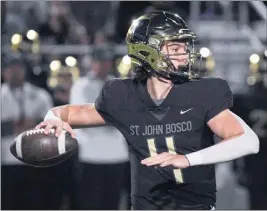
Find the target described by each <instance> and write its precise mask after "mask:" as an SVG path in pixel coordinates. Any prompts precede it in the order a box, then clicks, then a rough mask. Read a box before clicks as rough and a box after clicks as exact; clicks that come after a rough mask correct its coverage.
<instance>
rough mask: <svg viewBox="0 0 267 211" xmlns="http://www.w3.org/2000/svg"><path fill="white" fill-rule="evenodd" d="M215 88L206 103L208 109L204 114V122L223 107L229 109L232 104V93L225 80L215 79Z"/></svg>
mask: <svg viewBox="0 0 267 211" xmlns="http://www.w3.org/2000/svg"><path fill="white" fill-rule="evenodd" d="M216 85H217V86H216V88H215V89H214V90H209V91H211V94H210V97H209V96H208V97H209V100H207V103H208V111H207V115H206V122H208V121H209V120H210V119H212V118H213V117H214V116H216V115H217V114H219V113H220V112H222V111H223V110H225V109H230V108H231V107H232V106H233V94H232V91H231V89H230V87H229V85H228V83H227V82H226V81H225V80H221V79H220V80H217V81H216Z"/></svg>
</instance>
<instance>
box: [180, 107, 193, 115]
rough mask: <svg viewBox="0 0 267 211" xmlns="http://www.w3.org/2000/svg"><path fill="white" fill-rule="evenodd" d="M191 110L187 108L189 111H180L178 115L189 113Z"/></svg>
mask: <svg viewBox="0 0 267 211" xmlns="http://www.w3.org/2000/svg"><path fill="white" fill-rule="evenodd" d="M192 109H193V108H189V109H187V110H186V111H182V110H181V111H180V114H185V113H186V112H188V111H191V110H192Z"/></svg>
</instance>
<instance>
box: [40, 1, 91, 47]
mask: <svg viewBox="0 0 267 211" xmlns="http://www.w3.org/2000/svg"><path fill="white" fill-rule="evenodd" d="M49 3H50V13H49V17H48V21H47V22H46V23H44V24H42V25H41V26H40V28H39V30H38V31H39V33H40V35H41V40H42V41H41V42H42V43H45V44H85V45H87V44H88V43H89V38H88V35H87V32H86V30H85V28H84V27H83V26H82V25H81V24H80V23H79V22H78V21H77V20H76V19H75V18H74V16H73V15H72V13H71V10H70V6H69V2H63V1H51V2H49Z"/></svg>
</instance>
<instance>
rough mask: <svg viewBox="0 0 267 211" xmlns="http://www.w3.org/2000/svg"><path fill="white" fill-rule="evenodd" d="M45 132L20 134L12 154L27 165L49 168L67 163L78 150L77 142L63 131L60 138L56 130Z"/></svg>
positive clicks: (14, 143) (34, 130) (33, 131)
mask: <svg viewBox="0 0 267 211" xmlns="http://www.w3.org/2000/svg"><path fill="white" fill-rule="evenodd" d="M44 132H45V130H44V129H32V130H27V131H25V132H23V133H21V134H19V135H18V136H17V137H16V138H15V141H14V142H13V143H12V144H11V146H10V151H11V153H12V154H13V155H14V156H15V157H16V158H17V159H18V160H20V161H22V162H23V163H25V164H28V165H31V166H35V167H49V166H54V165H57V164H59V163H61V162H63V161H65V160H66V159H68V158H69V157H70V156H71V155H72V154H73V153H74V152H75V151H76V150H77V149H78V142H77V140H76V139H74V138H72V136H71V135H70V133H69V132H67V131H65V130H63V131H62V133H61V134H60V136H59V137H56V136H55V134H54V133H55V129H51V130H50V131H49V133H48V134H45V133H44Z"/></svg>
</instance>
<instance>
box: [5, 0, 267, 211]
mask: <svg viewBox="0 0 267 211" xmlns="http://www.w3.org/2000/svg"><path fill="white" fill-rule="evenodd" d="M158 9H161V10H168V11H173V12H177V13H179V14H180V15H181V16H182V17H183V18H184V19H185V20H188V19H189V13H190V3H189V2H184V1H173V2H171V1H167V2H165V1H164V2H161V1H157V2H153V1H140V2H138V3H137V2H131V1H129V2H128V1H125V2H123V1H122V2H111V1H109V2H107V1H103V2H101V1H99V2H94V1H92V2H91V1H88V2H83V1H70V2H66V1H55V0H53V1H10V2H7V1H1V41H2V42H1V49H2V52H1V61H2V62H1V75H2V77H1V83H2V88H1V99H2V112H1V140H2V141H1V143H2V144H1V147H2V153H1V157H2V159H1V161H2V177H1V181H2V182H1V184H2V194H1V195H2V196H1V197H2V200H1V202H2V203H1V204H2V209H13V210H15V209H36V210H37V209H40V210H42V209H50V210H56V209H76V210H77V209H86V210H90V209H101V210H110V209H114V210H116V209H130V200H129V198H130V170H129V162H128V150H127V147H126V143H125V140H124V138H123V137H122V135H121V134H120V132H119V131H117V130H116V129H115V128H113V127H105V128H95V129H92V128H90V129H81V130H78V131H77V139H78V141H79V145H80V149H79V151H78V152H77V153H76V154H75V156H73V157H72V158H71V159H69V160H67V161H65V162H64V163H62V164H60V165H58V166H54V167H51V168H33V167H30V166H26V165H24V164H23V163H21V162H20V161H18V160H16V159H15V158H14V157H13V156H12V155H11V153H10V151H9V147H10V145H11V143H12V142H13V140H14V137H15V136H16V135H18V134H19V133H20V132H22V131H25V130H27V129H30V128H32V127H34V126H35V125H36V124H37V123H38V122H40V121H41V120H42V119H43V117H44V116H45V114H46V112H47V111H48V110H49V109H50V108H52V107H54V106H60V105H64V104H68V103H71V104H80V103H93V102H94V100H95V98H96V96H97V95H98V93H99V91H100V90H101V88H102V86H103V84H104V82H105V81H106V80H109V79H111V78H114V77H128V76H130V75H131V72H130V62H129V58H128V57H127V56H125V54H126V52H127V51H126V49H125V46H124V47H122V49H121V48H119V47H120V46H121V45H122V46H123V45H124V44H125V42H124V38H125V34H126V32H127V29H128V27H129V25H130V23H131V22H132V21H133V20H134V18H135V17H138V16H139V15H140V14H142V13H144V12H150V11H153V10H158ZM201 14H202V19H204V20H205V19H216V18H218V17H219V16H220V14H221V11H220V10H219V9H218V7H217V6H216V4H212V3H211V4H207V5H206V6H205V7H202V8H201ZM252 18H254V19H257V18H258V17H256V16H252ZM200 43H201V40H200ZM266 43H267V42H266ZM81 46H82V47H81ZM89 46H91V48H89ZM92 46H93V47H92ZM115 46H116V47H115ZM263 57H264V55H263ZM264 58H265V63H264V64H263V65H262V66H261V67H260V68H259V67H255V65H254V66H253V67H252V74H251V75H250V78H248V83H246V85H247V87H246V88H248V90H249V91H248V92H246V93H245V94H244V93H235V101H236V102H235V105H236V106H235V107H234V108H233V110H234V112H236V113H237V114H238V115H240V116H241V117H242V118H244V120H246V121H247V123H249V124H250V126H251V127H252V128H253V129H254V131H255V132H256V133H257V134H258V136H259V137H260V138H261V151H260V153H259V154H258V155H253V156H249V157H247V158H245V159H242V160H238V161H235V162H233V163H230V164H227V165H225V164H223V165H221V166H219V167H218V170H217V174H218V175H217V176H218V177H217V179H218V190H219V192H218V196H219V198H218V204H219V208H223V209H227V208H230V209H235V208H236V209H247V208H249V207H250V208H255V209H257V208H259V209H261V208H265V209H267V203H266V199H267V183H266V177H267V159H266V152H267V145H266V143H267V97H266V96H267V75H266V67H267V66H266V58H267V51H265V57H264ZM204 61H205V62H207V61H211V60H209V59H206V60H204ZM211 63H212V62H211ZM211 63H209V65H208V64H206V65H205V68H204V69H203V75H206V76H209V75H211V74H212V71H213V70H212V71H210V69H209V68H214V67H213V65H212V64H213V63H212V64H211ZM209 66H212V67H209ZM247 66H249V64H247ZM248 69H249V68H248ZM233 184H234V185H233ZM234 188H237V189H238V191H239V192H238V191H236V190H237V189H234ZM244 190H245V191H244ZM236 192H238V193H237V194H236V195H234V194H235V193H236ZM240 192H242V193H241V194H240ZM230 193H231V194H230ZM243 193H244V194H243ZM236 197H237V198H236ZM238 197H240V198H238ZM231 198H232V199H233V198H236V200H239V201H240V200H241V201H242V200H243V201H244V203H243V204H241V205H240V206H239V205H233V206H229V200H230V199H231ZM233 203H235V202H233Z"/></svg>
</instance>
